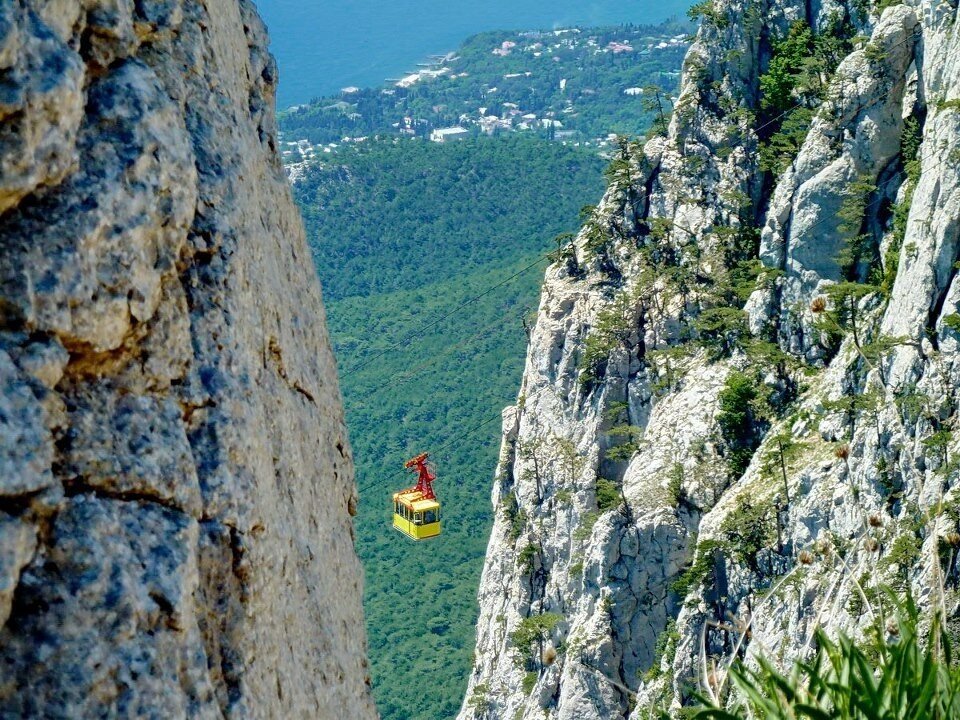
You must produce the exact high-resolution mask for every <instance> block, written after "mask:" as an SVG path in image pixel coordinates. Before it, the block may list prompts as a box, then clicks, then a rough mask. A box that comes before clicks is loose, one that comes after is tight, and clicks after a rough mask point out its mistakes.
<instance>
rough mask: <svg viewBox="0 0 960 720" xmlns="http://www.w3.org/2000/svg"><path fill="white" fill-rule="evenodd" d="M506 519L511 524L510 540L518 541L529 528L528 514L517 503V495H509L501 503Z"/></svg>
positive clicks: (511, 493)
mask: <svg viewBox="0 0 960 720" xmlns="http://www.w3.org/2000/svg"><path fill="white" fill-rule="evenodd" d="M501 508H503V514H504V517H506V519H507V522H508V523H509V524H510V533H509V535H510V539H511V540H518V539H520V536H521V535H522V534H523V531H524V530H525V529H526V527H527V513H526V511H525V510H524V509H523V508H522V507H520V505H519V503H518V502H517V495H516V493H513V492H510V493H507V494H506V495H505V496H504V498H503V501H502V503H501Z"/></svg>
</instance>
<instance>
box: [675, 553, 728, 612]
mask: <svg viewBox="0 0 960 720" xmlns="http://www.w3.org/2000/svg"><path fill="white" fill-rule="evenodd" d="M723 549H724V546H723V543H721V542H718V541H716V540H704V541H702V542H700V543H697V549H696V550H695V551H694V554H693V562H691V563H690V565H689V566H687V568H686V570H684V571H683V573H681V574H680V576H679V577H678V578H677V579H676V580H674V581H673V583H672V584H671V585H670V589H671V590H673V592H675V593H676V594H677V595H679V596H680V597H682V598H683V597H686V596H687V595H688V594H690V591H691V590H695V589H696V588H698V587H699V586H700V585H702V584H703V583H704V582H705V581H706V580H707V578H709V577H710V576H711V575H712V574H713V572H714V567H715V565H716V558H715V555H716V553H717V552H721V551H723Z"/></svg>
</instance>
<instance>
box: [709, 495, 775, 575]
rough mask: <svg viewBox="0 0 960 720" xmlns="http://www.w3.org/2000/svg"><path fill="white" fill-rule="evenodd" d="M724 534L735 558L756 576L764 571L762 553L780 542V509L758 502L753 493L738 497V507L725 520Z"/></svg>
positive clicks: (765, 501)
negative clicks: (760, 556) (777, 512)
mask: <svg viewBox="0 0 960 720" xmlns="http://www.w3.org/2000/svg"><path fill="white" fill-rule="evenodd" d="M720 532H721V533H722V534H723V536H724V538H725V539H726V548H727V550H728V552H730V554H732V555H733V557H734V558H735V559H736V560H737V561H739V562H741V563H743V564H745V565H746V566H747V567H749V568H750V569H751V570H753V571H754V572H755V573H759V572H760V566H759V563H758V557H759V555H760V552H761V551H762V550H764V549H765V548H768V547H770V546H772V545H773V544H774V542H776V539H777V528H776V509H775V508H774V506H773V503H772V502H770V501H769V500H757V499H756V498H752V497H751V496H750V495H749V494H743V495H741V496H740V497H738V498H737V507H736V509H735V510H734V511H733V512H732V513H730V514H729V515H728V516H727V517H726V518H724V520H723V523H721V525H720Z"/></svg>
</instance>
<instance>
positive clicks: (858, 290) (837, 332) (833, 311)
mask: <svg viewBox="0 0 960 720" xmlns="http://www.w3.org/2000/svg"><path fill="white" fill-rule="evenodd" d="M876 291H877V287H876V286H874V285H867V284H865V283H857V282H840V283H836V284H835V285H831V286H830V287H828V288H827V297H828V298H829V301H830V302H829V305H828V307H827V308H826V309H824V310H823V312H821V313H820V314H819V317H818V318H817V321H816V327H817V329H818V330H820V331H821V332H822V333H824V334H825V335H826V336H827V338H828V344H831V345H838V344H839V343H840V341H841V340H842V339H843V337H844V336H845V335H847V334H848V333H849V334H852V335H853V339H854V342H855V343H856V345H857V347H858V348H859V347H860V346H861V344H862V343H861V332H862V328H861V327H860V325H861V324H862V322H861V317H860V315H861V313H860V301H861V300H862V299H863V298H865V297H866V296H867V295H869V294H871V293H873V292H876Z"/></svg>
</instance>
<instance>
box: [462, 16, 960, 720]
mask: <svg viewBox="0 0 960 720" xmlns="http://www.w3.org/2000/svg"><path fill="white" fill-rule="evenodd" d="M701 9H702V10H703V24H702V27H701V29H700V31H699V34H698V37H697V39H696V41H695V43H694V44H693V46H692V47H691V49H690V52H689V54H688V57H687V60H686V62H685V67H684V75H683V80H682V86H681V92H680V95H679V97H678V99H677V101H676V103H675V108H674V113H673V118H672V120H671V123H670V127H669V132H668V133H667V134H666V137H658V138H654V139H651V140H649V141H648V142H646V143H645V144H644V145H642V146H641V145H640V144H625V145H624V146H623V147H622V148H621V151H620V153H619V154H618V156H617V157H616V158H615V159H614V162H613V163H612V165H611V169H610V173H609V177H610V187H609V189H608V191H607V193H606V195H605V197H604V198H603V200H602V202H601V203H600V205H599V206H598V207H597V209H596V210H595V212H594V213H593V216H592V218H590V219H589V220H588V221H587V222H586V224H585V227H584V228H583V230H582V231H581V233H580V234H579V236H578V237H577V239H576V241H575V242H574V243H573V244H572V245H571V246H570V247H569V248H568V249H567V250H566V251H565V253H564V255H563V257H561V258H560V259H559V261H558V262H557V263H555V264H554V265H553V266H551V267H550V268H549V269H548V271H547V276H546V280H545V283H544V286H543V294H542V299H541V304H540V310H539V317H538V321H537V324H536V327H535V328H534V330H533V332H532V335H531V339H530V346H529V350H528V356H527V362H526V369H525V373H524V378H523V382H522V386H521V390H520V395H519V398H518V403H517V405H516V406H515V407H512V408H508V409H507V411H505V413H504V435H503V445H502V450H501V455H500V462H499V466H498V468H497V472H496V476H495V482H494V489H493V496H492V500H493V504H494V507H495V509H496V519H495V523H494V527H493V532H492V536H491V539H490V545H489V550H488V554H487V560H486V564H485V568H484V572H483V577H482V581H481V586H480V591H479V600H480V618H479V622H478V629H477V650H476V662H475V665H474V669H473V673H472V675H471V678H470V681H469V687H468V691H467V695H466V698H465V700H464V704H463V708H462V710H461V713H460V718H461V719H462V720H468V719H471V718H477V719H479V718H509V719H512V720H520V719H521V718H538V719H539V718H544V717H546V718H564V719H567V718H569V719H571V720H572V719H573V718H578V719H581V718H583V719H589V718H597V720H600V719H601V718H603V719H606V718H611V717H631V718H636V719H639V718H648V717H654V716H656V715H655V714H654V711H656V710H658V709H672V710H673V711H677V710H678V709H679V707H680V705H681V704H683V703H687V702H690V701H691V698H692V691H693V690H695V689H697V688H698V687H699V689H700V691H702V692H706V693H710V692H712V691H716V689H717V686H718V685H719V684H722V683H724V677H725V669H726V667H728V664H729V663H730V662H731V661H732V659H733V658H735V657H744V656H749V655H750V654H752V653H756V652H760V651H762V652H764V653H765V655H766V656H767V657H768V658H771V659H772V660H773V661H775V662H780V663H782V664H784V665H785V666H786V665H789V663H790V662H791V661H792V660H794V659H798V658H803V657H806V656H807V655H808V653H809V652H810V649H811V647H812V643H813V636H814V632H815V631H816V630H817V629H823V630H825V631H827V632H828V633H837V632H840V631H844V632H846V633H849V634H851V635H853V636H854V637H862V636H863V634H864V633H865V632H866V631H867V629H868V628H869V627H871V626H873V625H875V624H876V623H877V622H879V621H878V617H880V616H881V614H880V611H879V605H880V604H881V603H882V600H881V599H880V597H881V595H880V590H879V588H881V587H893V588H897V589H899V590H901V591H906V590H907V589H908V588H909V589H911V590H912V592H913V595H914V596H915V597H916V598H918V599H919V602H920V604H921V605H922V606H923V607H925V608H928V609H929V608H931V607H934V606H936V607H940V608H943V609H945V611H946V613H947V615H948V621H949V622H950V623H956V608H957V592H956V583H957V566H956V560H957V555H958V553H957V550H956V545H958V544H960V531H958V525H957V523H958V520H960V496H957V491H956V489H955V487H956V485H957V482H958V475H960V463H958V462H957V458H958V457H960V455H958V453H960V447H958V444H957V442H958V441H957V436H956V434H955V432H956V428H955V425H956V423H957V413H958V400H960V391H958V389H957V388H958V387H960V386H958V381H960V374H958V373H960V366H958V361H960V355H958V354H957V353H958V350H960V345H958V342H960V340H958V338H960V335H958V331H960V314H958V309H960V289H958V282H960V281H958V280H957V267H958V260H960V195H958V183H960V180H958V178H960V172H958V170H960V150H958V144H960V110H958V108H960V35H958V33H957V27H958V26H960V25H958V20H960V18H958V11H957V6H956V3H950V2H940V1H939V0H918V1H917V2H910V3H903V4H895V3H889V2H884V3H879V4H878V3H858V2H839V1H836V0H830V1H825V2H821V3H813V4H811V3H795V2H763V1H762V2H748V1H747V0H715V1H714V2H713V3H712V5H711V6H708V7H703V8H701ZM798 21H800V22H801V23H802V24H798ZM800 27H809V28H810V29H812V32H813V33H814V35H816V34H817V33H821V34H824V35H830V36H831V37H835V38H840V39H842V38H845V39H844V40H843V41H842V43H839V44H834V45H832V46H831V52H837V48H840V47H842V48H843V49H842V53H840V56H839V57H838V58H837V59H836V62H835V63H834V64H833V66H831V67H828V68H822V69H821V70H820V71H819V73H818V75H817V76H816V77H815V80H816V81H817V82H818V83H820V84H821V85H822V86H823V87H822V88H821V89H818V91H817V94H816V97H817V98H818V100H817V102H816V103H812V102H811V101H810V99H809V98H810V97H811V96H812V94H808V95H806V96H805V98H806V99H805V100H804V102H805V103H806V105H807V109H808V110H809V111H810V112H809V114H808V115H807V116H806V118H805V119H806V127H805V130H804V132H803V133H802V134H801V135H800V140H799V143H798V147H797V149H796V152H795V153H794V154H793V155H792V157H790V158H788V160H787V162H786V163H785V164H786V169H785V170H784V171H783V172H779V173H764V172H761V161H762V158H763V152H762V151H765V150H767V149H768V148H769V147H770V146H771V137H770V136H771V134H772V132H773V131H772V128H776V127H779V125H780V123H782V122H784V121H783V118H784V116H786V115H788V114H789V113H790V112H792V110H791V109H788V111H786V112H783V113H780V112H779V111H776V112H775V111H772V110H766V109H765V106H764V105H762V102H763V97H764V95H763V92H764V89H763V87H762V85H761V82H760V78H761V76H762V75H764V74H765V73H767V72H768V69H769V68H770V66H771V56H772V54H773V53H774V51H775V48H776V46H777V43H778V42H780V41H781V40H782V39H783V38H786V37H787V36H788V34H789V33H790V32H791V29H793V30H796V29H797V28H800ZM811 42H812V40H811ZM843 43H846V44H845V45H844V44H843ZM824 56H827V57H829V56H830V53H829V52H825V53H824ZM817 59H818V60H820V59H822V58H817ZM793 97H794V99H796V98H797V97H798V95H796V94H795V95H794V96H793ZM796 117H799V115H798V116H794V119H795V118H796ZM773 140H774V141H780V140H781V138H773ZM786 145H787V142H785V141H784V142H783V145H782V146H786ZM782 146H781V147H782ZM758 260H759V262H758ZM745 280H746V281H745ZM739 308H744V312H741V311H740V310H739ZM951 631H953V630H951Z"/></svg>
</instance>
